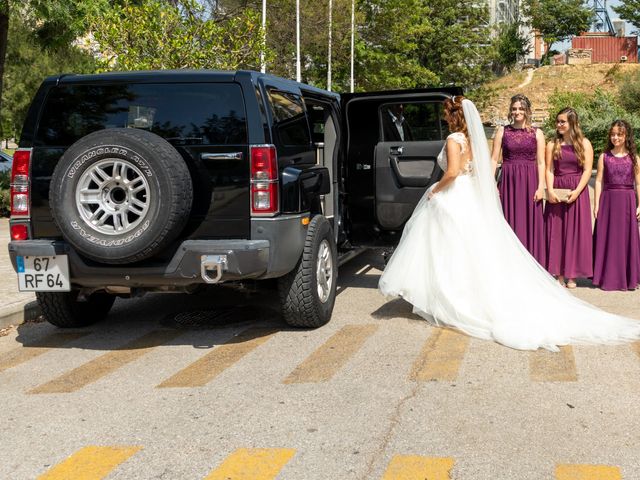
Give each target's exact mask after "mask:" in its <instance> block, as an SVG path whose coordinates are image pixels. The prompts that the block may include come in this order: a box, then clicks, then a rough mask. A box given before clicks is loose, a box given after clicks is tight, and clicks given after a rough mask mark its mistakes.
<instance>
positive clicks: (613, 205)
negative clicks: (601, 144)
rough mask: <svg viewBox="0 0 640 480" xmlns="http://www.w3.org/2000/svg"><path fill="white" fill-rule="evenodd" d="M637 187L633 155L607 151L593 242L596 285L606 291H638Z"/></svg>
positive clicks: (594, 281)
mask: <svg viewBox="0 0 640 480" xmlns="http://www.w3.org/2000/svg"><path fill="white" fill-rule="evenodd" d="M633 187H634V174H633V162H632V161H631V157H630V156H629V155H628V154H627V155H625V156H624V157H616V156H614V155H612V154H611V153H610V152H605V154H604V178H603V189H602V193H601V195H600V206H599V209H598V218H597V220H596V228H595V232H594V242H593V243H594V250H595V252H594V259H593V284H594V285H598V286H599V287H600V288H602V289H603V290H634V289H635V288H636V287H637V286H638V284H640V234H638V224H637V220H636V207H637V205H636V194H635V191H634V188H633Z"/></svg>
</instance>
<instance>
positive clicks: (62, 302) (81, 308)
mask: <svg viewBox="0 0 640 480" xmlns="http://www.w3.org/2000/svg"><path fill="white" fill-rule="evenodd" d="M79 293H80V292H79V291H78V290H74V291H71V292H37V293H36V298H37V299H38V304H39V305H40V308H41V309H42V313H43V315H44V318H45V319H46V320H47V322H49V323H50V324H52V325H55V326H56V327H60V328H73V327H86V326H87V325H91V324H93V323H96V322H99V321H100V320H103V319H104V318H105V317H106V316H107V314H108V313H109V310H111V307H112V306H113V302H114V301H115V299H116V297H115V296H114V295H110V294H108V293H104V292H96V293H93V294H91V295H89V296H88V297H86V298H79Z"/></svg>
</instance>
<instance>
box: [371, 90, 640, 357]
mask: <svg viewBox="0 0 640 480" xmlns="http://www.w3.org/2000/svg"><path fill="white" fill-rule="evenodd" d="M444 109H445V120H446V121H447V123H448V124H449V129H450V130H451V131H452V132H453V133H451V135H449V136H448V137H447V142H446V145H445V147H444V148H443V149H442V152H441V153H440V155H439V156H438V163H439V165H440V167H442V169H443V170H444V171H445V172H446V173H445V174H444V176H443V177H442V179H441V180H440V181H439V182H438V183H436V184H435V185H434V186H432V187H431V188H430V189H429V190H427V193H426V194H425V195H424V196H423V197H422V199H421V200H420V202H419V203H418V205H417V207H416V209H415V211H414V212H413V215H412V216H411V218H410V219H409V221H408V222H407V224H406V226H405V229H404V232H403V234H402V238H401V240H400V243H399V245H398V248H397V249H396V251H395V252H394V254H393V256H392V257H391V259H390V260H389V263H388V265H387V267H386V268H385V271H384V273H383V274H382V277H381V278H380V284H379V288H380V291H381V292H382V293H383V294H384V295H385V296H387V297H402V298H403V299H405V300H406V301H408V302H409V303H411V304H412V305H413V311H414V313H417V314H418V315H420V316H422V317H424V318H426V319H427V320H430V321H433V322H435V323H436V324H437V325H441V324H442V325H447V326H450V327H454V328H457V329H459V330H461V331H463V332H465V333H467V334H468V335H472V336H474V337H478V338H483V339H488V340H494V341H496V342H499V343H501V344H503V345H506V346H508V347H512V348H516V349H521V350H536V349H538V348H546V349H548V350H552V351H557V350H558V345H567V344H569V343H595V344H599V343H618V342H622V341H632V340H635V339H638V338H640V322H638V321H634V320H631V319H628V318H625V317H621V316H617V315H613V314H610V313H607V312H604V311H602V310H599V309H598V308H596V307H594V306H592V305H590V304H588V303H586V302H583V301H582V300H579V299H577V298H576V297H574V296H573V295H571V294H570V293H569V292H568V291H567V290H566V289H564V288H563V287H562V286H560V285H559V284H558V282H557V281H556V280H555V279H554V278H553V277H552V276H551V275H549V274H548V273H547V272H546V271H545V270H544V269H543V268H542V267H541V266H540V265H539V264H538V263H537V262H536V261H535V260H534V258H533V257H531V256H530V255H529V252H527V250H526V249H525V248H524V246H523V245H522V244H521V243H520V241H519V240H518V238H517V237H516V236H515V234H514V233H513V231H512V230H511V228H510V227H509V225H508V224H507V223H506V222H505V220H504V216H503V215H502V212H501V207H500V202H499V199H498V194H497V190H496V186H495V183H494V181H493V175H492V166H491V159H490V156H489V149H488V146H487V142H486V137H485V135H484V130H483V128H482V123H481V121H480V116H479V114H478V111H477V110H476V107H475V105H474V104H473V103H472V102H471V101H469V100H466V99H464V98H463V97H461V96H457V97H453V99H446V100H445V102H444Z"/></svg>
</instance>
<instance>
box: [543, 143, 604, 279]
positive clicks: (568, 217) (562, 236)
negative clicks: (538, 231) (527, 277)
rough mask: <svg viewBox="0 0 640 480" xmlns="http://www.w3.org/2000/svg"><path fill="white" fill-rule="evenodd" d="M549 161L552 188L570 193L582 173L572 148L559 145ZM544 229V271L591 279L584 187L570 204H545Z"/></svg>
mask: <svg viewBox="0 0 640 480" xmlns="http://www.w3.org/2000/svg"><path fill="white" fill-rule="evenodd" d="M561 149H562V151H561V155H560V158H559V159H555V160H554V161H553V175H554V180H553V187H554V188H569V189H571V190H574V189H575V188H576V187H577V186H578V183H580V177H581V175H582V172H583V168H582V167H581V166H580V165H578V159H577V157H576V154H575V151H574V150H573V145H561ZM544 227H545V237H546V242H547V263H546V267H547V270H548V271H549V273H551V274H552V275H563V276H564V277H565V278H577V277H585V278H589V277H592V276H593V265H592V262H593V258H592V252H593V237H592V231H591V203H590V201H589V192H588V189H587V188H586V187H585V188H584V190H582V193H580V195H579V196H578V198H577V199H576V201H575V202H573V203H565V202H560V203H555V204H554V203H549V202H547V203H546V206H545V209H544Z"/></svg>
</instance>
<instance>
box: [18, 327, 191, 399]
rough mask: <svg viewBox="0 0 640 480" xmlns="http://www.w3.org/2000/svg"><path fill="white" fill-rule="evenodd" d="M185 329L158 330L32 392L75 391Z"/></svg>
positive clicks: (31, 391) (180, 333)
mask: <svg viewBox="0 0 640 480" xmlns="http://www.w3.org/2000/svg"><path fill="white" fill-rule="evenodd" d="M183 333H184V332H181V331H179V330H154V331H153V332H149V333H147V334H146V335H143V336H142V337H140V338H136V339H135V340H133V341H132V342H129V343H127V344H125V345H123V346H121V347H118V348H117V349H115V350H113V351H111V352H108V353H105V354H104V355H101V356H99V357H98V358H95V359H93V360H91V361H89V362H87V363H85V364H84V365H81V366H79V367H78V368H75V369H73V370H71V371H70V372H69V373H66V374H64V375H61V376H59V377H58V378H55V379H53V380H51V381H50V382H48V383H44V384H42V385H40V386H38V387H35V388H34V389H33V390H30V391H29V392H28V393H69V392H75V391H76V390H79V389H80V388H82V387H84V386H86V385H88V384H90V383H93V382H95V381H97V380H99V379H100V378H102V377H104V376H106V375H108V374H110V373H111V372H113V371H115V370H117V369H118V368H120V367H122V366H124V365H126V364H127V363H130V362H133V361H134V360H136V359H137V358H139V357H141V356H143V355H145V354H146V353H148V352H149V351H150V350H151V349H153V348H156V347H158V346H160V345H162V344H164V343H166V342H168V341H170V340H172V339H173V338H175V337H177V336H178V335H182V334H183Z"/></svg>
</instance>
